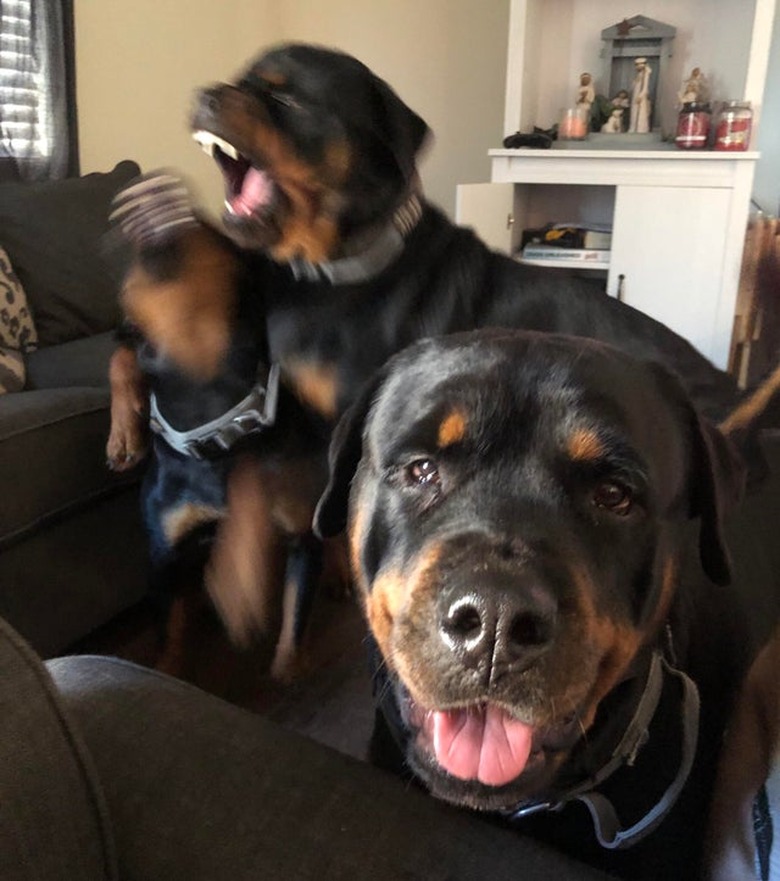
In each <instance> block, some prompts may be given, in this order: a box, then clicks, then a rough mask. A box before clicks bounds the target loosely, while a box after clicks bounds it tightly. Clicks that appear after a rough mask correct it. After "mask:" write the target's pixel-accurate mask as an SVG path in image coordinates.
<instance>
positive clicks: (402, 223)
mask: <svg viewBox="0 0 780 881" xmlns="http://www.w3.org/2000/svg"><path fill="white" fill-rule="evenodd" d="M191 125H192V129H193V136H194V138H195V139H196V141H197V142H198V143H199V144H200V145H201V146H202V147H203V148H204V149H205V150H206V151H207V152H208V153H209V154H210V155H211V156H212V157H213V158H214V161H215V163H216V164H217V166H218V167H219V169H220V171H221V172H222V175H223V177H224V181H225V203H226V210H225V215H224V218H223V222H224V226H225V231H226V233H227V236H226V237H220V236H218V235H216V233H215V232H214V231H213V230H202V234H200V235H199V236H197V237H196V231H195V230H189V231H187V233H186V238H187V241H188V242H189V243H190V244H185V245H183V246H182V248H181V258H180V260H179V262H178V270H177V274H176V276H175V277H174V278H170V277H169V278H168V279H167V280H165V281H162V280H160V279H159V278H156V277H154V276H153V275H150V274H149V273H141V274H138V275H136V276H135V278H134V283H133V285H132V288H128V289H127V291H126V301H127V302H128V304H129V303H130V301H131V300H132V301H135V303H136V304H137V308H136V311H138V312H141V311H143V312H144V313H145V315H146V319H147V323H148V324H149V325H150V326H151V325H152V324H154V325H155V326H156V327H157V328H158V330H159V333H158V340H157V343H158V346H160V347H162V348H165V349H166V351H169V352H171V353H176V355H175V356H176V357H177V358H179V359H180V362H181V363H182V364H184V363H185V360H186V361H187V362H188V363H192V362H195V363H196V364H198V365H201V368H203V366H204V365H213V363H215V361H218V360H219V352H220V346H221V345H222V346H224V340H225V339H226V338H227V336H228V334H227V333H226V331H225V330H224V325H225V322H226V321H227V317H226V316H225V315H224V313H223V314H222V315H219V314H213V315H212V318H211V319H210V327H209V331H208V334H204V335H203V339H204V340H208V341H209V347H208V349H209V350H208V351H207V352H206V353H204V354H201V355H197V356H195V355H194V353H195V352H196V351H197V350H198V341H197V340H196V339H193V336H194V335H193V334H188V335H187V338H186V343H185V344H182V340H183V339H184V337H183V336H182V334H181V330H182V325H181V324H180V323H179V322H168V321H165V320H163V319H162V318H160V319H159V320H158V316H157V314H156V313H157V310H158V309H159V308H160V306H159V304H160V302H161V298H160V297H158V296H156V294H157V292H158V291H159V290H160V289H161V288H165V287H166V285H167V286H168V287H170V285H171V284H173V283H174V282H175V283H176V284H177V285H178V284H180V287H181V290H182V291H186V289H187V288H188V287H193V288H194V289H196V290H200V289H201V288H202V287H203V285H202V284H201V282H200V280H201V279H202V278H205V277H208V278H210V279H211V272H212V270H214V269H216V268H217V267H218V266H220V265H222V271H223V273H224V281H223V282H219V281H218V280H217V279H212V280H210V281H209V286H210V287H216V288H220V287H228V288H229V287H230V286H231V285H233V284H235V279H236V278H240V279H242V280H243V281H245V282H246V285H247V290H249V289H251V291H252V293H250V294H249V298H250V299H251V297H252V296H254V298H255V301H256V303H257V309H258V311H259V312H260V313H262V314H261V315H260V316H259V317H258V322H259V325H260V326H262V327H263V329H264V332H265V333H266V334H267V351H268V358H269V362H270V363H273V364H278V365H279V369H280V371H281V377H282V380H283V384H284V386H285V387H286V388H288V389H289V390H290V392H291V393H292V394H293V395H294V396H295V397H296V398H297V399H298V401H299V402H300V404H301V406H302V408H303V409H304V410H305V411H306V412H307V413H308V414H309V417H312V418H315V419H316V420H319V421H320V422H322V423H325V424H326V425H327V426H328V431H327V432H326V434H327V433H328V432H329V430H330V428H331V427H332V426H333V425H334V424H335V421H336V420H337V419H338V417H339V415H340V414H341V413H342V412H343V411H344V409H345V407H347V406H348V405H349V404H350V403H351V402H352V401H353V400H354V399H355V397H356V396H357V394H358V392H359V390H360V388H361V387H362V386H363V384H364V383H365V382H366V381H367V380H368V379H369V377H370V376H371V375H372V374H373V372H374V371H375V370H376V369H378V368H379V367H381V365H382V364H383V363H384V362H385V361H386V360H387V358H388V357H389V356H391V355H393V354H394V353H396V352H398V351H400V350H401V349H402V348H404V347H405V346H407V345H408V344H410V343H412V342H414V340H416V339H419V338H421V337H424V336H428V335H438V334H444V333H451V332H455V331H464V330H471V329H474V328H477V327H490V326H500V327H519V328H527V329H534V330H539V331H550V332H563V333H571V334H576V335H579V336H583V337H591V338H595V339H602V340H604V341H607V342H612V343H613V344H615V345H617V346H618V347H620V348H622V349H624V350H626V351H628V352H631V353H633V354H635V355H637V356H641V357H647V358H655V359H656V360H659V361H662V362H663V363H665V364H667V365H669V366H670V367H671V368H672V369H673V370H674V371H675V372H676V373H677V374H678V375H679V376H680V377H682V381H683V383H684V384H685V386H686V387H687V388H688V390H689V391H690V392H691V394H692V396H693V398H694V400H695V401H696V403H697V405H698V406H699V407H701V408H702V409H703V410H704V411H705V412H706V413H707V414H708V415H710V416H712V417H713V418H716V419H718V418H722V417H723V416H725V415H726V414H727V413H729V412H730V411H731V409H732V408H733V407H734V406H735V405H736V403H737V402H738V401H739V400H740V397H741V395H740V392H739V390H738V389H737V387H736V383H735V382H734V380H733V379H732V378H731V377H730V376H728V375H727V374H725V373H723V372H721V371H719V370H717V369H715V368H714V367H713V366H712V365H711V364H710V363H709V362H708V361H707V360H706V359H705V358H703V357H702V356H701V355H699V354H698V353H697V352H696V351H695V350H694V349H693V347H692V346H690V345H689V344H688V343H686V342H685V341H684V340H682V339H680V338H679V337H678V336H676V335H675V334H674V333H673V332H672V331H670V330H669V329H668V328H666V327H664V326H663V325H661V324H659V323H658V322H656V321H653V320H652V319H650V318H649V317H647V316H645V315H643V314H642V313H640V312H638V311H636V310H634V309H632V308H631V307H629V306H626V305H624V304H622V303H620V302H618V301H617V300H615V299H613V298H611V297H608V296H607V295H606V294H605V293H604V290H603V287H601V286H599V284H598V283H595V282H591V281H587V280H583V279H580V278H576V277H571V276H562V275H559V274H550V273H549V272H548V271H546V270H539V269H536V268H534V267H529V266H523V265H520V264H519V263H517V262H516V261H514V260H512V259H510V258H509V257H506V256H504V255H500V254H498V253H495V252H492V251H490V250H488V248H487V247H486V246H485V245H484V244H483V243H482V242H481V241H480V240H479V239H478V238H477V237H476V236H475V235H474V234H473V232H472V231H470V230H467V229H463V228H459V227H456V226H455V225H453V224H452V223H451V222H450V221H449V220H448V219H447V218H446V217H445V216H444V215H443V214H442V213H441V212H440V211H438V210H437V209H436V208H435V207H434V206H432V205H431V204H429V203H428V202H426V201H425V199H424V197H423V194H422V192H421V186H420V180H419V175H418V173H417V161H418V158H419V156H420V154H421V153H422V151H423V149H424V146H425V143H426V141H427V139H428V134H429V131H428V127H427V125H426V124H425V122H424V121H423V120H422V119H421V118H420V117H419V116H418V115H417V114H416V113H415V112H414V111H413V110H411V109H410V108H409V107H408V106H407V105H406V104H405V103H404V102H403V101H402V100H401V99H400V98H399V96H398V95H397V94H396V93H395V92H394V91H393V90H392V89H391V88H390V87H389V86H388V85H387V84H386V83H385V82H383V81H382V80H381V79H379V78H378V77H377V76H376V75H375V74H373V73H372V72H371V71H370V70H369V69H368V68H367V67H366V66H365V65H363V64H361V63H360V62H359V61H358V60H356V59H355V58H352V57H350V56H348V55H345V54H343V53H340V52H336V51H331V50H328V49H324V48H320V47H315V46H309V45H303V44H287V45H284V46H281V47H277V48H275V49H272V50H271V51H269V52H267V53H265V54H263V55H261V56H260V57H259V58H258V59H257V60H255V61H254V62H252V63H251V64H250V65H249V66H248V68H247V69H246V70H245V71H244V72H243V73H242V74H241V75H240V76H239V77H238V79H237V80H236V82H234V83H219V84H216V85H213V86H209V87H207V88H205V89H203V90H201V91H200V92H199V93H198V95H197V97H196V100H195V107H194V111H193V114H192V120H191ZM174 232H175V230H174ZM174 237H175V236H174ZM144 247H145V246H143V245H142V248H141V250H142V251H143V250H144ZM139 256H140V259H141V260H142V261H143V260H144V259H145V256H144V254H143V253H141V254H140V255H139ZM243 281H242V283H243ZM129 308H132V307H130V306H129ZM215 312H218V310H215ZM219 322H221V323H222V327H223V329H220V327H218V326H217V323H219ZM163 337H165V339H163ZM220 341H222V342H220ZM200 347H201V348H203V347H202V345H201V346H200ZM215 352H216V353H217V354H216V356H215V354H214V353H215ZM125 356H126V353H118V355H117V359H116V362H115V365H114V367H115V368H116V369H115V370H114V371H113V373H114V382H113V383H112V387H113V389H114V391H115V395H116V396H117V397H119V396H122V397H123V402H115V406H114V410H115V412H117V413H118V414H120V413H123V414H126V417H127V418H119V416H118V418H117V420H116V421H115V423H114V426H113V427H112V434H111V439H110V442H109V456H110V457H111V458H112V459H113V460H114V461H116V462H118V463H119V465H120V467H121V463H122V462H124V461H125V460H126V459H127V458H128V457H130V458H131V459H132V458H133V457H136V456H137V455H138V453H139V448H140V444H141V441H139V437H138V433H137V432H136V431H134V430H133V427H132V422H133V419H137V417H136V416H135V413H136V411H137V410H138V408H139V404H138V400H139V398H141V397H142V396H141V395H140V393H139V390H138V385H137V382H138V376H137V374H136V373H134V365H133V364H132V363H129V362H128V359H127V358H126V357H125ZM307 418H308V417H307ZM324 450H325V442H323V453H324ZM229 479H230V478H229ZM231 483H232V479H231ZM261 491H262V490H261V489H258V490H257V492H258V493H260V492H261ZM235 492H236V493H239V494H240V493H242V492H243V489H241V488H239V487H238V486H236V487H235ZM315 497H316V494H315ZM270 506H271V503H270V502H269V501H265V502H261V501H260V500H259V498H258V499H256V501H255V502H254V503H252V504H250V505H245V506H243V507H244V508H245V509H246V510H247V511H249V510H253V511H255V512H256V511H258V510H262V509H268V508H269V507H270ZM240 516H241V515H240V514H238V511H237V512H236V515H235V516H233V514H231V516H230V517H229V518H228V519H227V521H226V522H227V523H231V524H233V525H234V526H235V529H234V530H232V534H233V536H234V537H235V542H236V544H235V547H234V548H233V550H232V551H230V556H231V557H232V558H233V559H234V560H236V561H237V564H236V565H234V566H231V567H228V568H229V571H231V572H232V573H233V575H232V576H231V577H226V578H221V577H215V578H213V579H212V580H211V592H212V595H213V596H214V597H215V599H216V602H217V605H218V606H219V607H224V608H235V609H237V610H239V614H238V615H237V616H235V617H233V618H232V622H231V623H230V624H229V626H230V627H231V628H233V629H236V630H237V631H238V632H239V633H241V632H244V631H247V630H252V629H253V628H255V627H256V626H257V622H254V621H253V620H252V615H253V614H254V613H253V608H255V604H253V603H251V602H248V601H247V600H246V598H247V597H249V596H251V595H252V593H253V591H255V590H256V584H257V582H258V581H260V582H262V580H263V579H264V578H265V576H264V574H263V563H262V559H261V555H258V554H254V553H250V552H249V549H248V548H246V547H244V546H243V545H242V541H241V536H244V535H250V534H251V533H252V529H253V528H256V527H253V526H252V524H251V523H248V524H246V525H245V526H243V527H241V528H239V525H238V524H239V517H240ZM227 538H228V537H227V536H226V541H225V542H223V543H222V546H223V547H225V548H226V549H227V545H228V541H227ZM226 552H227V550H226ZM235 597H239V598H240V599H239V600H236V599H235Z"/></svg>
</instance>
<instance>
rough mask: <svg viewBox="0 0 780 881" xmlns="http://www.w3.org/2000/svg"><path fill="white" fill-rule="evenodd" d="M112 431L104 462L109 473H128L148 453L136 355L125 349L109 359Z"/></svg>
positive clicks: (144, 398)
mask: <svg viewBox="0 0 780 881" xmlns="http://www.w3.org/2000/svg"><path fill="white" fill-rule="evenodd" d="M109 383H110V385H111V430H110V433H109V436H108V442H107V444H106V461H107V462H108V467H109V468H111V470H112V471H127V470H128V469H129V468H132V466H133V465H135V464H136V463H137V462H138V461H140V460H141V459H142V458H143V457H144V456H145V455H146V453H147V452H148V433H147V426H148V417H147V394H146V385H145V383H144V379H143V375H142V373H141V370H140V368H139V367H138V360H137V358H136V355H135V352H134V351H133V350H132V349H131V348H128V347H127V346H119V348H118V349H117V350H116V351H115V352H114V354H113V355H112V356H111V362H110V365H109Z"/></svg>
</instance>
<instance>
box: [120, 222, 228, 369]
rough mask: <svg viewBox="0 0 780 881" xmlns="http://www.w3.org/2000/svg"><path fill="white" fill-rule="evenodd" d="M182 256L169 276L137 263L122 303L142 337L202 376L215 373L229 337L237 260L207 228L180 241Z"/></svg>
mask: <svg viewBox="0 0 780 881" xmlns="http://www.w3.org/2000/svg"><path fill="white" fill-rule="evenodd" d="M180 247H182V248H183V249H184V256H183V259H182V265H181V269H180V271H179V272H177V273H176V276H175V278H173V279H171V280H162V281H161V280H160V279H158V278H154V277H152V276H151V275H149V273H147V272H146V271H145V270H144V269H143V268H142V267H141V266H140V265H138V264H136V265H135V266H134V267H133V268H132V269H131V270H130V272H129V273H128V276H127V278H126V279H125V284H124V287H123V290H122V306H123V308H124V311H125V314H126V315H127V316H128V318H129V319H130V320H131V321H132V322H133V323H134V324H136V325H137V326H138V328H139V329H140V331H141V332H142V333H143V334H144V336H146V337H147V339H149V340H150V341H151V342H152V344H153V345H154V346H155V347H156V348H157V349H158V350H159V351H161V352H162V353H164V354H165V355H166V356H167V357H168V358H170V359H171V360H172V361H174V362H175V363H176V364H177V365H178V366H179V367H180V368H181V369H182V370H183V371H185V372H186V373H188V374H189V375H190V376H192V377H194V378H196V379H198V380H207V379H210V378H211V377H213V376H215V375H216V374H217V372H218V371H219V368H220V365H221V363H222V361H223V359H224V357H225V354H226V352H227V349H228V345H229V341H230V327H231V324H232V321H233V318H234V314H235V309H236V301H237V298H236V288H235V285H236V270H237V267H236V262H235V259H234V257H233V255H232V253H231V252H230V251H229V250H228V249H227V248H226V247H225V246H223V245H221V244H220V243H219V242H218V240H217V238H216V237H215V235H214V234H213V233H211V232H210V231H209V230H208V229H206V228H205V227H199V228H197V229H194V230H188V231H187V232H186V233H184V234H183V235H182V237H181V240H180Z"/></svg>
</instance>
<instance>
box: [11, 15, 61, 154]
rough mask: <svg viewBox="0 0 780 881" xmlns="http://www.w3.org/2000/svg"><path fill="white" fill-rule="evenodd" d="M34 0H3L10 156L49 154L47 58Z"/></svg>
mask: <svg viewBox="0 0 780 881" xmlns="http://www.w3.org/2000/svg"><path fill="white" fill-rule="evenodd" d="M33 25H34V22H33V10H32V0H0V144H2V148H3V152H4V153H5V154H6V155H9V156H18V155H26V156H28V157H34V156H47V155H48V153H49V132H48V131H47V120H48V118H49V114H48V113H47V112H46V106H45V102H46V97H45V95H46V90H45V88H44V83H45V79H46V70H45V61H44V60H43V59H41V58H40V57H39V56H38V53H37V52H36V51H35V46H34V40H33V36H34V30H33Z"/></svg>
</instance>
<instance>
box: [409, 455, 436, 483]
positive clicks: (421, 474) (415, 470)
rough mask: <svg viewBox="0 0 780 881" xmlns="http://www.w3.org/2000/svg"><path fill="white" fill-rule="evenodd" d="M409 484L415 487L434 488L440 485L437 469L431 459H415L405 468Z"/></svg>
mask: <svg viewBox="0 0 780 881" xmlns="http://www.w3.org/2000/svg"><path fill="white" fill-rule="evenodd" d="M406 477H407V480H408V481H409V483H412V484H416V485H417V486H435V485H437V484H439V483H441V477H440V476H439V469H438V468H437V467H436V463H435V462H434V461H433V460H432V459H416V460H415V461H414V462H411V463H410V464H409V465H407V466H406Z"/></svg>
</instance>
